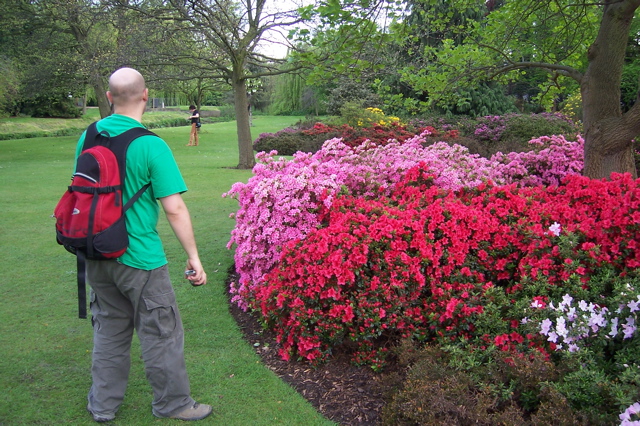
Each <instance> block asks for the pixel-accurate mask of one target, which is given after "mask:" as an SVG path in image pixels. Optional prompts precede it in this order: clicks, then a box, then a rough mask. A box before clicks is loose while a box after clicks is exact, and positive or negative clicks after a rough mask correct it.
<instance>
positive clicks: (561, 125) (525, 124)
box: [500, 113, 580, 149]
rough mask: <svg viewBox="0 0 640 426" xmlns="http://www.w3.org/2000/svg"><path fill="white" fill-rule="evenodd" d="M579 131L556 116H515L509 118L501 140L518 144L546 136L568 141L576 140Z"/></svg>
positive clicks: (573, 125)
mask: <svg viewBox="0 0 640 426" xmlns="http://www.w3.org/2000/svg"><path fill="white" fill-rule="evenodd" d="M579 131H580V130H579V128H578V127H576V125H575V124H573V123H571V122H569V121H568V120H566V119H564V118H563V117H560V116H558V115H555V114H544V113H543V114H530V115H522V114H514V115H509V116H508V119H507V123H506V129H505V130H504V132H503V133H502V137H501V138H500V139H501V140H502V141H514V142H516V143H517V142H528V141H529V140H531V139H533V138H537V137H540V136H545V135H546V136H551V135H564V136H565V137H566V139H567V140H575V136H576V134H577V133H578V132H579ZM528 149H531V147H530V146H529V148H528Z"/></svg>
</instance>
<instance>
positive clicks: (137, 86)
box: [109, 68, 145, 106]
mask: <svg viewBox="0 0 640 426" xmlns="http://www.w3.org/2000/svg"><path fill="white" fill-rule="evenodd" d="M144 91H145V84H144V77H142V74H140V73H139V72H138V71H136V70H134V69H133V68H120V69H119V70H117V71H116V72H114V73H113V74H111V77H110V78H109V92H111V97H112V98H113V103H114V104H115V105H117V106H120V105H122V106H125V105H128V104H130V103H132V102H138V101H139V100H140V99H141V97H142V96H143V94H144Z"/></svg>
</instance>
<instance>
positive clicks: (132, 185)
mask: <svg viewBox="0 0 640 426" xmlns="http://www.w3.org/2000/svg"><path fill="white" fill-rule="evenodd" d="M132 127H144V126H143V125H142V124H141V123H139V122H138V121H136V120H134V119H132V118H129V117H126V116H124V115H119V114H113V115H110V116H109V117H106V118H104V119H102V120H100V121H99V122H98V124H97V128H98V131H99V132H102V131H106V132H108V133H109V134H110V135H111V136H117V135H119V134H121V133H123V132H125V131H127V130H129V129H130V128H132ZM84 137H85V134H83V135H82V136H81V137H80V140H79V141H78V146H77V148H76V158H78V156H79V155H80V152H81V151H82V146H83V145H84ZM149 182H151V186H150V187H149V188H147V190H146V191H145V192H144V194H142V196H141V197H140V198H139V199H138V201H136V202H135V203H134V204H133V205H132V206H131V208H130V209H129V210H127V212H126V214H125V221H126V224H127V231H128V233H129V248H128V249H127V251H126V252H125V254H123V255H122V256H121V257H119V258H118V261H119V262H120V263H122V264H124V265H127V266H131V267H133V268H138V269H143V270H147V271H148V270H152V269H156V268H159V267H161V266H163V265H165V264H166V263H167V258H166V255H165V253H164V249H163V247H162V241H161V240H160V236H159V235H158V231H157V224H158V215H159V212H160V207H159V206H158V202H157V201H156V200H157V199H158V198H162V197H167V196H169V195H173V194H177V193H182V192H185V191H186V190H187V186H186V184H185V182H184V179H183V178H182V175H181V174H180V170H179V169H178V165H177V164H176V161H175V159H174V158H173V153H172V152H171V149H170V148H169V146H167V144H166V142H165V141H163V140H162V139H161V138H159V137H157V136H141V137H139V138H137V139H136V140H134V141H133V142H132V143H131V145H129V149H128V151H127V171H126V178H125V186H124V193H123V198H124V202H125V203H126V202H127V200H128V199H129V198H131V197H132V196H133V195H134V194H135V193H136V192H137V191H138V190H139V189H140V188H142V187H143V186H144V185H146V184H147V183H149Z"/></svg>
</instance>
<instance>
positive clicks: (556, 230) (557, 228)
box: [549, 222, 562, 237]
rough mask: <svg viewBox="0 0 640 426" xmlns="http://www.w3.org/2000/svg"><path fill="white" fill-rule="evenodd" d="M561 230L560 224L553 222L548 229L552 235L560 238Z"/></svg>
mask: <svg viewBox="0 0 640 426" xmlns="http://www.w3.org/2000/svg"><path fill="white" fill-rule="evenodd" d="M561 229H562V227H561V226H560V224H559V223H558V222H553V225H551V226H550V227H549V232H551V233H552V234H553V235H555V236H556V237H558V236H560V230H561Z"/></svg>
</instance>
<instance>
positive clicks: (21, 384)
mask: <svg viewBox="0 0 640 426" xmlns="http://www.w3.org/2000/svg"><path fill="white" fill-rule="evenodd" d="M34 121H37V120H34ZM295 121H297V118H296V117H254V126H255V127H254V128H253V129H252V132H253V133H254V136H257V134H258V133H261V132H274V131H277V130H280V129H282V128H284V127H286V126H287V125H289V124H292V123H294V122H295ZM34 125H35V124H34ZM155 131H156V133H158V135H160V136H161V137H163V138H164V139H165V140H166V141H167V143H168V144H169V145H170V147H171V148H172V150H173V152H174V155H175V157H176V159H177V161H178V164H179V165H180V168H181V170H182V173H183V175H184V177H185V180H186V182H187V185H188V186H189V191H188V192H187V193H185V194H184V198H185V200H186V202H187V204H188V206H189V209H190V211H191V214H192V218H193V222H194V228H195V232H196V237H197V239H198V243H199V247H200V251H201V257H202V259H203V262H204V265H205V268H206V270H207V271H208V274H209V283H208V284H207V285H206V286H204V287H201V288H194V287H191V286H190V285H188V284H187V283H186V282H185V281H184V280H183V279H182V270H183V262H184V260H185V258H184V254H183V253H182V250H181V248H180V245H179V243H178V242H177V241H176V239H175V237H174V236H173V234H172V233H171V230H170V228H169V226H168V224H167V222H166V220H165V219H164V217H161V220H160V223H159V232H160V233H161V235H162V237H163V240H164V242H165V249H166V251H167V254H168V257H169V266H170V271H171V276H172V279H173V282H174V287H175V289H176V295H177V298H178V305H179V307H180V309H181V313H182V316H183V321H184V326H185V332H186V333H185V334H186V337H185V339H186V362H187V366H188V370H189V374H190V377H191V389H192V394H193V396H194V398H195V399H196V400H198V401H202V402H205V403H211V404H213V407H214V414H213V415H212V416H211V417H209V418H208V419H206V420H204V421H203V422H202V423H203V424H224V425H274V424H278V425H280V424H282V425H324V424H331V422H329V421H327V420H325V419H324V418H323V417H322V416H321V415H319V414H318V413H317V412H316V411H315V410H314V409H313V407H311V405H310V404H308V403H307V402H306V401H305V400H304V399H303V398H302V397H301V396H300V395H298V394H297V393H296V392H295V391H294V390H293V389H292V388H291V387H289V386H288V385H286V384H285V383H284V382H282V381H281V380H280V379H279V378H278V377H277V376H275V374H273V373H272V372H271V371H270V370H268V369H267V368H266V367H264V366H263V365H262V364H261V362H260V359H259V357H258V356H257V355H256V354H255V352H254V349H253V348H252V347H250V345H249V344H248V343H247V342H245V341H244V340H243V339H242V334H241V332H240V330H239V329H238V326H237V325H236V323H235V322H234V320H233V318H232V317H231V315H230V314H229V311H228V303H227V295H226V290H225V278H226V276H227V270H228V268H229V267H230V266H231V265H232V262H233V253H232V251H230V250H227V249H226V244H227V242H228V240H229V232H230V231H231V229H232V228H233V225H234V222H233V220H232V219H230V218H229V214H230V213H232V212H234V211H235V210H236V208H237V203H236V202H235V201H234V200H229V199H223V198H221V194H222V193H224V192H226V191H227V190H228V189H229V188H230V186H231V185H232V184H233V183H234V182H237V181H246V180H247V179H248V178H249V176H250V175H251V173H250V171H246V170H237V169H234V167H235V166H236V165H237V163H238V154H237V142H236V130H235V122H229V123H217V124H205V125H204V126H203V127H202V130H201V134H200V144H201V145H200V146H199V147H185V146H184V145H185V144H186V143H187V142H188V139H189V135H188V128H186V127H178V128H166V129H156V130H155ZM76 138H77V135H75V136H70V137H48V138H31V139H20V140H4V141H0V177H1V179H2V188H1V189H0V197H1V199H2V213H3V215H2V216H3V219H2V226H1V227H0V241H1V242H2V243H1V245H0V262H1V263H0V264H1V270H2V283H1V284H0V304H1V309H0V388H1V389H3V395H2V398H0V424H30V425H31V424H47V425H48V424H79V425H81V424H91V423H92V421H91V418H90V416H89V414H88V413H87V412H86V408H85V407H86V393H87V390H88V388H89V385H90V372H89V369H90V361H91V348H92V331H91V322H90V320H80V319H78V318H77V298H76V293H75V292H76V285H75V279H76V275H75V257H73V256H72V255H70V254H69V253H67V252H66V251H65V250H64V249H63V248H62V247H61V246H59V245H57V244H56V242H55V237H54V220H53V219H52V218H51V213H52V210H53V208H54V206H55V204H56V202H57V201H58V199H59V197H60V196H61V194H62V192H63V191H64V189H65V186H66V185H67V184H68V182H69V178H70V173H71V169H72V156H73V152H74V146H75V143H76ZM151 399H152V393H151V389H150V387H149V385H148V384H147V382H146V379H145V376H144V370H143V365H142V361H141V360H140V350H139V345H138V343H137V339H134V346H133V352H132V369H131V374H130V381H129V387H128V389H127V395H126V398H125V401H124V404H123V405H122V407H121V409H120V411H119V413H118V415H117V417H116V421H115V422H113V423H114V424H126V425H145V424H150V423H152V422H154V421H158V422H163V423H164V424H178V423H180V422H177V421H171V420H157V419H155V418H154V417H153V416H152V414H151V407H150V403H151Z"/></svg>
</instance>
